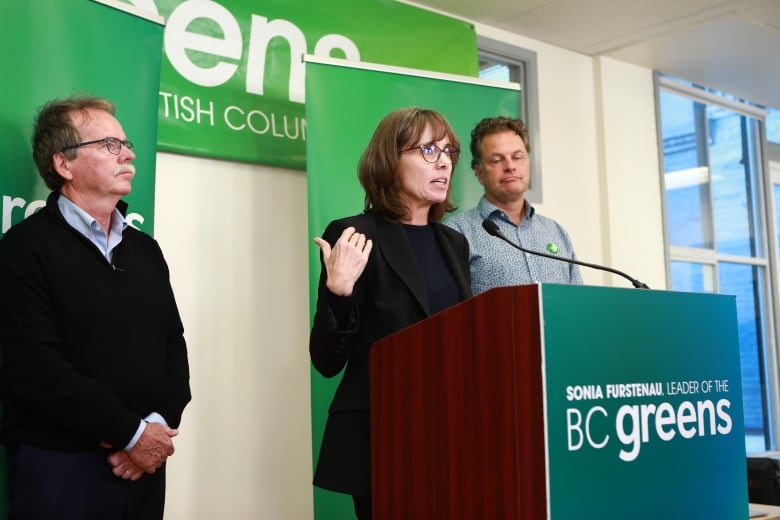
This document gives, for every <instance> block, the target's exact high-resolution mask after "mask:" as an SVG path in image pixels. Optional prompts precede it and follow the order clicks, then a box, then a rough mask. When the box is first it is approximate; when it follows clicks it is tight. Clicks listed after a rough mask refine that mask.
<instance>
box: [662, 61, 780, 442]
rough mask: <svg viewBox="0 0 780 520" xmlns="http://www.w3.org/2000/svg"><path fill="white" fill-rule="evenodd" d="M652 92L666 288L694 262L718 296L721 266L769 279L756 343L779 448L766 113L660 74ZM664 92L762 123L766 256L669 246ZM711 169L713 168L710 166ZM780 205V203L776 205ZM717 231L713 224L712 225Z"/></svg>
mask: <svg viewBox="0 0 780 520" xmlns="http://www.w3.org/2000/svg"><path fill="white" fill-rule="evenodd" d="M654 90H655V99H656V126H657V128H658V131H657V138H658V164H659V165H660V170H659V180H660V187H661V204H662V210H663V211H662V218H663V229H664V259H665V262H666V266H667V287H672V279H671V276H672V273H671V267H670V266H671V263H672V262H673V261H683V262H686V261H687V262H694V263H701V264H707V265H711V266H713V267H714V269H715V271H714V274H715V280H714V282H715V288H716V292H720V281H719V275H718V263H719V262H728V263H738V264H745V265H751V266H757V267H761V268H763V273H764V276H765V277H766V278H767V280H766V282H765V283H763V284H761V286H760V290H759V293H758V302H757V304H758V305H760V306H761V307H762V308H761V309H760V310H759V312H760V314H761V321H762V323H761V330H762V332H761V334H762V337H761V338H758V341H759V342H760V344H762V345H763V349H762V352H761V354H762V357H763V359H762V361H763V362H762V370H763V377H764V381H765V388H764V390H763V396H762V397H763V399H764V408H765V412H766V431H765V433H764V438H765V442H766V445H767V446H766V448H767V451H773V450H776V449H778V447H779V446H780V438H779V437H778V436H779V435H780V395H778V394H779V393H780V377H779V375H778V374H779V372H780V370H779V367H778V360H779V358H780V356H779V355H778V345H780V337H779V336H778V327H777V326H776V321H778V319H780V316H778V314H777V311H776V309H778V308H780V307H779V306H778V298H779V297H780V270H779V269H778V266H779V265H780V253H779V252H778V249H779V246H780V244H779V243H778V242H779V240H778V236H777V231H778V230H777V226H776V225H775V206H776V204H775V200H774V193H773V191H774V190H773V182H772V178H771V172H770V168H769V157H768V155H769V153H768V152H769V151H770V150H769V145H770V144H771V143H769V144H768V143H767V138H766V117H767V114H768V113H767V111H766V110H764V109H762V108H760V107H757V106H753V105H750V104H747V103H744V102H741V101H738V100H735V99H730V98H728V97H724V96H723V95H719V94H717V93H713V92H711V91H709V90H705V89H703V88H700V87H697V86H693V85H689V84H686V83H684V82H683V81H682V80H679V79H675V78H671V77H668V76H665V75H663V74H661V73H659V72H656V73H655V74H654ZM661 91H666V92H669V93H672V94H676V95H680V96H684V97H687V98H689V99H691V100H692V101H694V102H700V103H704V104H705V105H715V106H718V107H722V108H725V109H727V110H731V111H733V112H735V113H738V114H740V115H743V116H747V117H750V118H753V119H755V120H756V121H757V123H758V130H757V133H758V136H757V139H756V143H755V146H756V150H755V153H756V154H757V161H756V163H757V164H756V165H755V167H756V168H758V169H759V170H760V171H759V172H758V174H757V175H758V179H757V186H756V187H754V188H753V190H758V191H757V193H756V194H755V198H756V200H755V203H756V204H757V206H758V207H757V208H756V209H755V211H756V213H757V217H755V220H757V221H759V222H760V225H761V227H762V228H763V231H762V232H763V233H764V234H765V235H766V236H765V237H764V240H765V243H766V246H765V247H766V250H765V251H763V258H762V257H752V258H750V259H747V258H745V257H742V256H738V257H735V256H732V255H726V254H718V253H717V251H716V250H715V247H717V246H716V244H714V243H713V249H712V250H706V249H701V250H700V249H697V248H684V247H680V246H671V245H670V243H669V240H670V238H669V232H668V229H669V219H668V205H667V199H666V185H665V179H664V175H665V169H666V168H665V158H664V143H663V135H662V132H661V128H662V118H661V106H660V105H661V104H660V99H661ZM708 168H709V166H708ZM778 202H779V203H780V201H778ZM710 225H712V226H714V222H713V223H710Z"/></svg>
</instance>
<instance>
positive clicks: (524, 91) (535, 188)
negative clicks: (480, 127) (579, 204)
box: [477, 34, 544, 204]
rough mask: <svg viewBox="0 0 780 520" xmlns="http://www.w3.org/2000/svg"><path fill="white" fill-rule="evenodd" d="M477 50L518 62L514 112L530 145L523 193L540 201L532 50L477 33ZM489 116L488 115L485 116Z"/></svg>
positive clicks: (535, 75) (536, 79) (536, 92)
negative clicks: (528, 171) (519, 73)
mask: <svg viewBox="0 0 780 520" xmlns="http://www.w3.org/2000/svg"><path fill="white" fill-rule="evenodd" d="M477 51H478V54H479V58H480V59H481V58H483V57H484V58H487V59H490V60H492V61H496V62H498V63H506V64H507V65H518V66H520V67H521V70H522V76H523V77H522V78H519V81H518V83H520V94H519V100H518V114H520V119H522V120H523V122H525V124H526V126H527V127H528V139H529V141H530V144H531V152H530V154H529V156H530V159H531V182H530V183H529V185H528V189H527V190H526V193H525V196H526V198H527V199H528V200H529V201H531V202H532V203H534V204H541V203H542V202H543V200H544V197H543V191H542V185H543V181H542V167H541V165H542V160H541V158H542V155H541V131H540V126H539V75H538V69H537V64H536V52H534V51H531V50H528V49H524V48H522V47H517V46H515V45H510V44H508V43H506V42H502V41H498V40H494V39H492V38H487V37H485V36H481V35H479V34H477ZM486 117H489V115H486Z"/></svg>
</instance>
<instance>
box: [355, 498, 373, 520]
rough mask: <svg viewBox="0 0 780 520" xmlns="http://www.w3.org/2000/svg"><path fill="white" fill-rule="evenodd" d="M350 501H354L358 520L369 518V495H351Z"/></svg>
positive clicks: (368, 519)
mask: <svg viewBox="0 0 780 520" xmlns="http://www.w3.org/2000/svg"><path fill="white" fill-rule="evenodd" d="M352 501H353V502H354V503H355V516H356V517H357V519H358V520H371V515H372V514H373V513H372V511H371V497H359V496H356V495H352Z"/></svg>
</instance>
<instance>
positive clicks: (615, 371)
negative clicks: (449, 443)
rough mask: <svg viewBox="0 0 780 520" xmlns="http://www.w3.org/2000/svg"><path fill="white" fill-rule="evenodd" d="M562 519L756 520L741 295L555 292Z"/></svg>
mask: <svg viewBox="0 0 780 520" xmlns="http://www.w3.org/2000/svg"><path fill="white" fill-rule="evenodd" d="M540 297H541V306H542V321H543V331H544V333H543V358H544V361H543V364H544V374H545V385H544V395H545V403H546V409H545V414H546V424H547V460H548V468H549V472H548V493H549V511H550V517H551V518H580V519H597V518H598V519H603V518H628V517H630V518H634V519H648V520H650V519H659V518H708V519H715V518H721V519H724V520H726V519H735V518H747V513H748V511H747V502H748V501H747V471H746V459H745V440H744V427H743V414H742V390H741V389H742V385H741V378H740V362H739V344H738V335H737V322H736V303H735V298H734V297H733V296H725V295H713V294H699V293H674V292H666V291H638V290H634V289H610V288H601V287H573V286H558V285H543V286H541V287H540Z"/></svg>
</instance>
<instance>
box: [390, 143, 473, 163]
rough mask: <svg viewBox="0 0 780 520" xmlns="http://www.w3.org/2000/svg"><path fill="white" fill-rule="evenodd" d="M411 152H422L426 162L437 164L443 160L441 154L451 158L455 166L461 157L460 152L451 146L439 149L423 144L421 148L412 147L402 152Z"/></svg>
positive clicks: (433, 145) (432, 145)
mask: <svg viewBox="0 0 780 520" xmlns="http://www.w3.org/2000/svg"><path fill="white" fill-rule="evenodd" d="M410 150H420V153H422V156H423V159H425V162H429V163H435V162H437V161H438V160H439V159H440V158H441V154H444V155H446V156H447V157H449V158H450V161H452V163H453V164H454V163H456V162H458V157H460V150H458V149H457V148H453V147H452V146H449V145H447V146H445V147H444V148H439V147H438V146H436V145H435V144H421V145H420V146H412V147H411V148H406V149H404V150H401V151H402V152H408V151H410Z"/></svg>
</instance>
